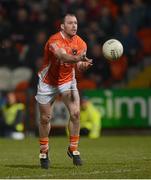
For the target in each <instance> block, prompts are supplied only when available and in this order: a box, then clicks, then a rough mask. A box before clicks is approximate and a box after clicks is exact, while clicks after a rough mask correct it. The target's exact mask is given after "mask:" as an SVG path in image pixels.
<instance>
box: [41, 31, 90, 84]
mask: <svg viewBox="0 0 151 180" xmlns="http://www.w3.org/2000/svg"><path fill="white" fill-rule="evenodd" d="M58 48H63V49H64V50H65V51H66V53H67V54H70V55H79V54H81V53H82V52H84V51H86V50H87V46H86V43H85V42H84V41H83V40H82V39H81V38H80V37H79V36H78V35H75V36H74V37H73V38H72V39H67V38H65V37H64V36H63V34H62V33H61V32H58V33H56V34H54V35H52V36H50V38H49V39H48V41H47V42H46V45H45V49H44V60H43V65H42V67H41V69H40V71H39V73H38V75H39V77H40V78H41V80H42V81H43V82H44V83H46V84H49V85H53V86H58V85H62V84H64V83H67V82H69V81H72V80H73V79H74V78H75V75H74V74H75V73H74V67H75V64H70V63H63V62H61V61H60V60H58V59H57V58H56V56H55V55H54V52H55V51H56V50H57V49H58Z"/></svg>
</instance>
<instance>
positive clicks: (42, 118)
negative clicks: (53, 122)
mask: <svg viewBox="0 0 151 180" xmlns="http://www.w3.org/2000/svg"><path fill="white" fill-rule="evenodd" d="M50 119H51V115H50V114H42V115H41V116H40V123H41V124H43V125H45V124H48V123H50Z"/></svg>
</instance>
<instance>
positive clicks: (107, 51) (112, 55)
mask: <svg viewBox="0 0 151 180" xmlns="http://www.w3.org/2000/svg"><path fill="white" fill-rule="evenodd" d="M102 52H103V55H104V57H105V58H106V59H108V60H113V61H114V60H118V59H119V58H120V57H121V56H122V54H123V45H122V44H121V42H120V41H118V40H117V39H109V40H107V41H106V42H105V43H104V44H103V46H102Z"/></svg>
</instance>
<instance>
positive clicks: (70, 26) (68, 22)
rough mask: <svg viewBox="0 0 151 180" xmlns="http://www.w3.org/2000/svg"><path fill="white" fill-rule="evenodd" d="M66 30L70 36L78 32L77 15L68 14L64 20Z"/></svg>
mask: <svg viewBox="0 0 151 180" xmlns="http://www.w3.org/2000/svg"><path fill="white" fill-rule="evenodd" d="M63 27H64V29H63V30H64V32H65V33H66V34H67V35H68V36H71V37H72V36H74V35H76V33H77V19H76V17H75V16H66V17H65V20H64V24H63Z"/></svg>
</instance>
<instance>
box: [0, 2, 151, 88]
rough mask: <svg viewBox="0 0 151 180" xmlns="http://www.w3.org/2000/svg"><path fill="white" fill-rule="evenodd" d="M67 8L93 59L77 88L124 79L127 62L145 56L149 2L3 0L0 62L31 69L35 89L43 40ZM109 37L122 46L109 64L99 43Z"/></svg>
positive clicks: (150, 16) (108, 84)
mask: <svg viewBox="0 0 151 180" xmlns="http://www.w3.org/2000/svg"><path fill="white" fill-rule="evenodd" d="M67 12H72V13H74V14H76V16H77V18H78V22H79V23H78V26H79V32H78V34H79V35H80V36H81V37H83V39H84V40H85V41H86V42H87V44H88V49H89V50H88V52H89V54H88V56H90V57H92V58H93V59H94V63H93V64H94V65H93V67H92V68H90V70H88V71H87V72H86V73H85V74H84V75H80V77H81V78H84V80H85V81H81V82H83V83H84V82H86V83H85V84H81V86H80V87H81V88H84V87H86V88H96V87H97V88H100V87H112V85H113V84H114V82H116V81H120V80H122V79H123V78H124V76H125V74H126V72H127V69H128V67H129V66H135V65H136V64H137V63H139V62H140V61H141V59H142V58H143V57H144V56H145V55H148V54H149V52H148V51H149V50H148V51H145V50H144V49H145V47H144V46H145V45H144V44H143V43H142V41H141V38H140V37H139V32H140V31H141V30H144V29H149V28H150V25H151V12H150V9H149V1H143V0H87V1H85V0H64V1H59V0H38V1H36V0H30V1H27V0H1V1H0V45H1V47H0V66H7V67H9V68H11V69H14V68H16V67H20V66H24V67H28V68H30V69H31V70H32V71H33V77H32V81H31V84H30V87H35V84H36V79H37V76H36V73H37V71H38V68H39V66H40V64H41V63H42V57H43V47H44V44H45V42H46V39H47V38H48V37H49V36H50V35H52V34H53V33H55V32H56V31H57V30H58V27H59V24H60V22H61V18H62V16H63V15H64V14H65V13H67ZM110 38H117V39H118V40H120V41H121V42H122V44H123V46H124V56H123V57H122V60H121V61H117V62H115V63H112V62H109V61H107V60H105V59H104V57H103V55H102V52H101V45H102V44H103V42H105V40H107V39H110ZM144 52H145V53H144ZM91 80H92V83H90V82H91ZM87 82H88V85H87Z"/></svg>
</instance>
